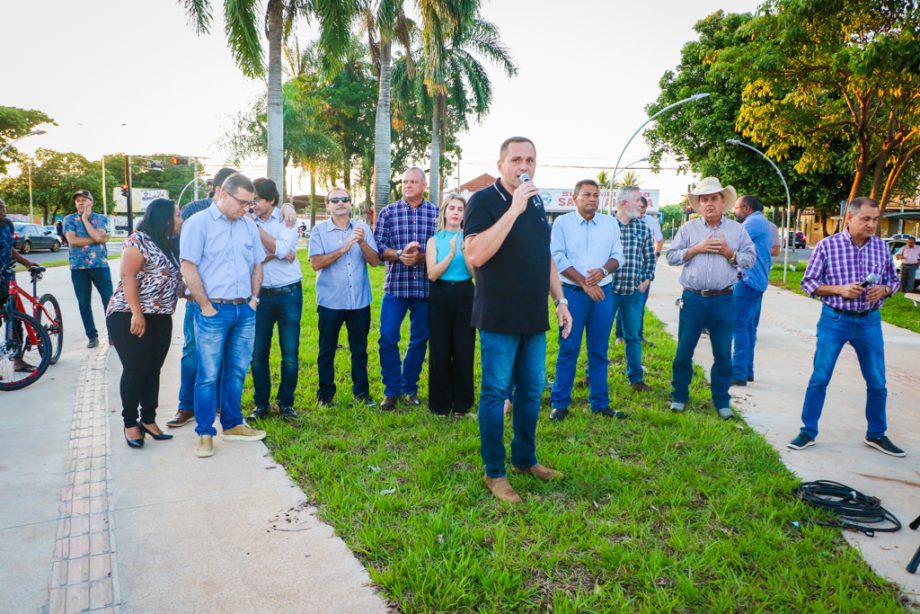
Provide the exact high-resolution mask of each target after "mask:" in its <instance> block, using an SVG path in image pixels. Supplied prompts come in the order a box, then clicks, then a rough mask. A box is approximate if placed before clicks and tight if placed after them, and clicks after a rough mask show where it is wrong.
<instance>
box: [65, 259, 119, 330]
mask: <svg viewBox="0 0 920 614" xmlns="http://www.w3.org/2000/svg"><path fill="white" fill-rule="evenodd" d="M70 281H72V282H73V292H74V294H76V295H77V304H78V305H79V306H80V318H81V319H82V320H83V330H85V331H86V336H87V337H89V338H90V339H95V338H96V337H98V336H99V331H97V330H96V323H95V322H94V321H93V286H96V291H97V292H99V298H101V299H102V311H103V312H105V309H106V307H108V306H109V299H110V298H112V272H111V271H110V270H109V265H108V264H106V265H105V266H103V267H98V268H95V269H71V270H70Z"/></svg>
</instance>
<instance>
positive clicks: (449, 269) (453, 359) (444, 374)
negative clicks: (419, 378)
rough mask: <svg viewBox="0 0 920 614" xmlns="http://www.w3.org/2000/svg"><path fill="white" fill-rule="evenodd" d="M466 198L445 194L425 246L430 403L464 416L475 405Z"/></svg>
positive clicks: (444, 412) (444, 411)
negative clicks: (428, 288)
mask: <svg viewBox="0 0 920 614" xmlns="http://www.w3.org/2000/svg"><path fill="white" fill-rule="evenodd" d="M465 209H466V200H464V199H463V198H461V197H460V196H457V195H455V194H448V195H447V197H445V199H444V203H443V204H442V205H441V208H440V210H439V211H438V225H437V232H436V233H435V235H434V236H433V237H431V238H430V239H428V244H427V245H426V247H425V257H426V258H427V269H428V279H430V280H431V294H430V296H429V298H428V343H429V353H428V407H429V408H430V409H431V411H432V412H433V413H435V414H438V415H440V416H446V415H448V414H457V415H462V414H465V413H467V412H468V411H469V410H470V408H471V407H472V406H473V355H474V353H475V350H476V329H475V328H473V326H472V324H470V318H471V317H472V314H473V292H474V288H473V279H472V278H473V267H472V266H470V264H469V262H467V261H466V258H464V256H463V231H462V229H461V227H462V225H463V212H464V210H465Z"/></svg>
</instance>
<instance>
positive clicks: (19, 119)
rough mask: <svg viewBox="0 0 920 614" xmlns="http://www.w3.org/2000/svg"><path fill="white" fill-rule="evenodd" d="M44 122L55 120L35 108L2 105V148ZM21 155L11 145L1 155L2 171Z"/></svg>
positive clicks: (0, 119)
mask: <svg viewBox="0 0 920 614" xmlns="http://www.w3.org/2000/svg"><path fill="white" fill-rule="evenodd" d="M42 124H54V120H53V119H51V118H50V117H48V116H47V115H45V114H44V113H42V112H41V111H36V110H34V109H19V108H17V107H4V106H0V150H3V149H4V148H6V147H7V145H9V144H10V143H12V142H13V141H15V140H16V139H18V138H21V137H23V136H25V135H27V134H29V133H30V132H32V130H34V129H35V128H36V127H37V126H41V125H42ZM18 157H19V152H18V151H17V150H16V148H15V147H13V146H10V147H9V148H7V149H6V151H4V152H3V155H0V173H4V172H6V166H7V164H9V163H10V162H11V161H13V160H16V159H17V158H18Z"/></svg>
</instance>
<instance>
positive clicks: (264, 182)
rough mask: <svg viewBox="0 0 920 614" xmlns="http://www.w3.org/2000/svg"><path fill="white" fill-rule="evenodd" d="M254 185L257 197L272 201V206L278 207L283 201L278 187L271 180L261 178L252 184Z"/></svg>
mask: <svg viewBox="0 0 920 614" xmlns="http://www.w3.org/2000/svg"><path fill="white" fill-rule="evenodd" d="M252 185H253V186H254V187H255V189H256V190H255V192H256V196H258V197H259V198H264V199H265V200H267V201H270V202H271V204H272V205H277V204H278V201H279V200H281V194H279V193H278V186H276V185H275V182H274V181H272V180H271V179H268V178H267V177H259V178H258V179H256V180H254V181H253V182H252Z"/></svg>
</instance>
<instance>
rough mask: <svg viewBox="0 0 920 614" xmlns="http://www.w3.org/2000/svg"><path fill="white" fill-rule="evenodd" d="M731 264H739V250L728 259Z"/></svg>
mask: <svg viewBox="0 0 920 614" xmlns="http://www.w3.org/2000/svg"><path fill="white" fill-rule="evenodd" d="M728 263H729V264H738V252H732V257H731V258H729V259H728Z"/></svg>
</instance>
